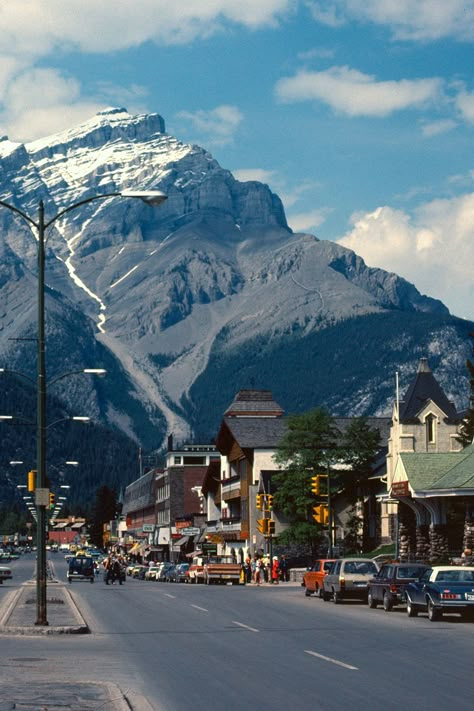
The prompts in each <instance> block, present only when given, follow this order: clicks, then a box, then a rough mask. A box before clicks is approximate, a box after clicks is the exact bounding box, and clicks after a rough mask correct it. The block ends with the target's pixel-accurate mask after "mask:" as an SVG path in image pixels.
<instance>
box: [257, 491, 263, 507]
mask: <svg viewBox="0 0 474 711" xmlns="http://www.w3.org/2000/svg"><path fill="white" fill-rule="evenodd" d="M263 504H264V500H263V494H257V509H260V511H262V509H263Z"/></svg>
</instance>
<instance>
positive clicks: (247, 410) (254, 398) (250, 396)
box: [224, 390, 284, 417]
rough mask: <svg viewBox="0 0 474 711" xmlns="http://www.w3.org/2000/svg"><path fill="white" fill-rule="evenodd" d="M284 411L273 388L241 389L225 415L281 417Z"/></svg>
mask: <svg viewBox="0 0 474 711" xmlns="http://www.w3.org/2000/svg"><path fill="white" fill-rule="evenodd" d="M283 412H284V411H283V408H282V407H280V405H279V404H278V403H277V402H276V401H275V400H274V399H273V395H272V392H271V390H239V392H238V393H237V395H236V396H235V398H234V401H233V403H232V404H231V405H230V406H229V407H228V408H227V410H226V411H225V413H224V417H245V416H253V417H258V416H261V417H281V416H282V415H283Z"/></svg>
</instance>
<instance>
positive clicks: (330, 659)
mask: <svg viewBox="0 0 474 711" xmlns="http://www.w3.org/2000/svg"><path fill="white" fill-rule="evenodd" d="M304 651H305V652H306V654H311V655H312V656H313V657H318V659H324V661H325V662H331V664H337V665H338V666H339V667H344V669H353V670H355V671H359V669H358V667H353V666H351V665H350V664H345V663H344V662H340V661H339V660H338V659H332V658H331V657H325V656H324V654H318V653H317V652H311V651H310V650H309V649H305V650H304Z"/></svg>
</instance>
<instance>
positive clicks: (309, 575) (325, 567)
mask: <svg viewBox="0 0 474 711" xmlns="http://www.w3.org/2000/svg"><path fill="white" fill-rule="evenodd" d="M333 563H334V558H322V559H320V560H315V561H314V563H313V565H312V566H311V568H308V570H307V571H306V573H305V574H304V575H303V583H302V585H303V587H304V588H305V595H306V597H309V596H310V595H312V594H313V593H316V595H317V596H318V597H322V596H323V579H324V577H325V575H326V574H327V572H328V571H329V570H330V569H331V566H332V564H333Z"/></svg>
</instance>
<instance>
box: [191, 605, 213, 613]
mask: <svg viewBox="0 0 474 711" xmlns="http://www.w3.org/2000/svg"><path fill="white" fill-rule="evenodd" d="M191 607H195V608H196V610H202V611H203V612H209V610H206V608H205V607H199V605H191Z"/></svg>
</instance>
